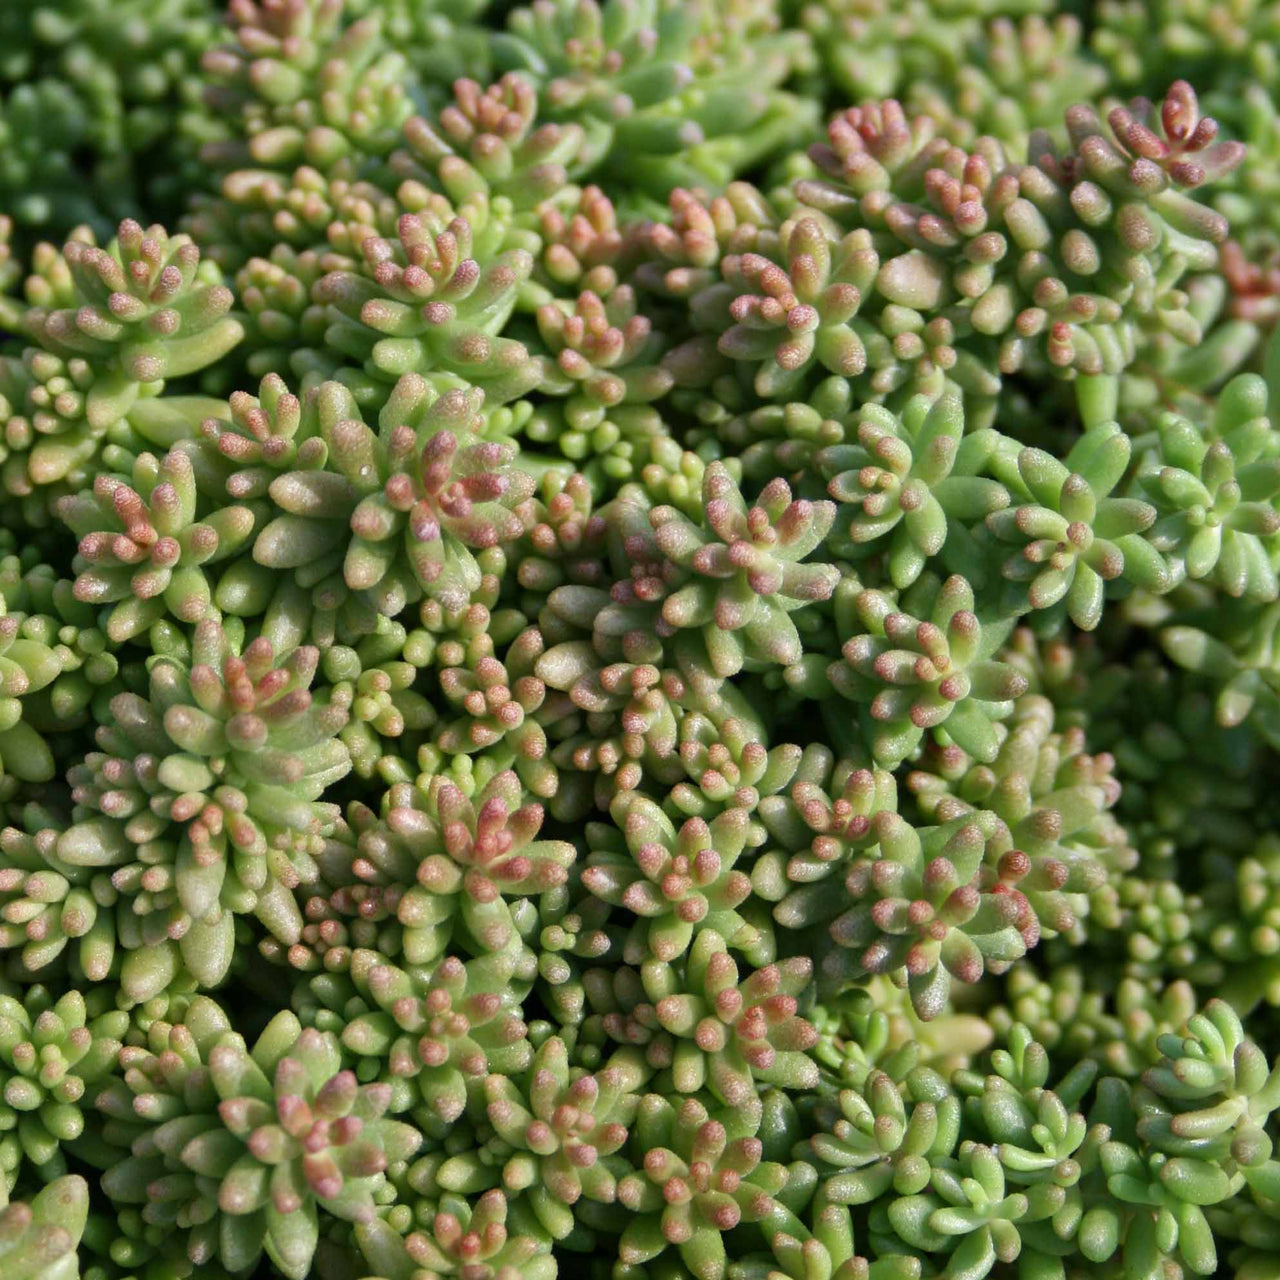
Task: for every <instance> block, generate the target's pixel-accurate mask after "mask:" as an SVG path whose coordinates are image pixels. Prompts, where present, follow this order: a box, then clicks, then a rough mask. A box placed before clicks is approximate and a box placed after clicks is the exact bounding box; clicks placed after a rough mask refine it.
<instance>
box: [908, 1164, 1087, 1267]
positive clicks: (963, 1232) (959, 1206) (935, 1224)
mask: <svg viewBox="0 0 1280 1280" xmlns="http://www.w3.org/2000/svg"><path fill="white" fill-rule="evenodd" d="M1054 1192H1056V1193H1057V1194H1056V1195H1054V1194H1053V1193H1054ZM1061 1199H1062V1190H1061V1188H1059V1187H1053V1186H1051V1185H1050V1184H1040V1187H1039V1188H1030V1189H1028V1190H1027V1191H1025V1192H1024V1191H1011V1190H1010V1189H1009V1186H1008V1183H1007V1180H1006V1177H1005V1172H1004V1168H1003V1166H1002V1165H1001V1163H1000V1159H999V1156H998V1154H997V1151H996V1149H995V1148H993V1147H990V1146H985V1145H983V1144H981V1143H977V1142H964V1143H962V1144H961V1146H960V1151H959V1159H958V1160H957V1162H956V1168H955V1170H954V1171H953V1170H951V1169H940V1170H938V1172H937V1173H936V1174H935V1175H934V1177H933V1179H932V1185H931V1188H930V1190H929V1191H928V1192H927V1193H925V1194H921V1195H914V1196H904V1197H902V1198H901V1199H899V1200H894V1201H892V1202H891V1203H890V1204H889V1205H888V1206H887V1216H888V1221H889V1223H890V1224H891V1226H892V1228H893V1230H894V1231H895V1232H896V1233H897V1235H898V1237H899V1238H900V1239H901V1240H902V1241H903V1242H905V1243H906V1244H907V1245H908V1246H910V1247H911V1248H914V1249H920V1250H923V1251H925V1252H926V1253H930V1254H934V1255H939V1254H940V1255H943V1256H945V1257H946V1260H947V1261H946V1270H947V1271H949V1272H950V1273H951V1274H952V1275H969V1276H973V1277H977V1278H980V1277H983V1276H986V1275H988V1274H989V1273H990V1272H991V1269H992V1268H993V1267H994V1266H995V1265H996V1263H997V1262H1004V1263H1009V1262H1013V1261H1014V1260H1015V1259H1017V1258H1018V1256H1019V1254H1020V1253H1021V1252H1022V1247H1023V1241H1022V1235H1021V1228H1022V1227H1023V1226H1024V1224H1026V1225H1029V1224H1031V1223H1035V1222H1037V1221H1040V1220H1042V1219H1044V1218H1047V1217H1049V1216H1050V1215H1051V1214H1052V1213H1053V1212H1054V1210H1055V1209H1056V1207H1057V1203H1058V1202H1059V1201H1060V1200H1061Z"/></svg>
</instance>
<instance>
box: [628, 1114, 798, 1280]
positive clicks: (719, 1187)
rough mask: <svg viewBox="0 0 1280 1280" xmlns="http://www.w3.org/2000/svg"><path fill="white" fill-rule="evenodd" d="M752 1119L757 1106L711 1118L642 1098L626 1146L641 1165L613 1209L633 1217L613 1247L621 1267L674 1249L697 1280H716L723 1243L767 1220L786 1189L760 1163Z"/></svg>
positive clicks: (722, 1270) (781, 1169) (723, 1263)
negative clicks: (638, 1156)
mask: <svg viewBox="0 0 1280 1280" xmlns="http://www.w3.org/2000/svg"><path fill="white" fill-rule="evenodd" d="M759 1119H760V1117H759V1108H758V1107H755V1108H753V1107H746V1108H742V1109H722V1110H718V1111H716V1112H714V1113H713V1112H710V1111H708V1109H707V1107H706V1106H705V1105H704V1104H703V1103H702V1102H701V1101H700V1100H699V1099H697V1098H685V1099H683V1100H680V1101H679V1102H675V1101H673V1100H671V1099H669V1098H665V1097H662V1096H661V1095H659V1094H655V1093H649V1094H646V1095H645V1096H644V1097H643V1098H642V1099H641V1101H640V1106H639V1110H638V1113H637V1115H636V1121H635V1126H634V1134H633V1137H632V1141H633V1143H634V1144H635V1146H636V1148H637V1150H638V1151H640V1152H642V1153H643V1159H642V1163H641V1166H640V1168H639V1169H638V1170H637V1171H636V1172H634V1173H629V1174H627V1175H626V1177H624V1178H623V1179H622V1180H621V1181H620V1182H619V1184H618V1201H619V1203H621V1204H622V1205H623V1206H624V1207H625V1208H626V1209H627V1210H628V1212H629V1213H631V1214H634V1215H635V1216H634V1217H632V1218H631V1219H630V1220H629V1221H628V1223H627V1226H626V1230H625V1231H624V1232H623V1233H622V1238H621V1239H620V1240H619V1242H618V1259H619V1262H620V1264H621V1265H622V1266H623V1267H625V1268H633V1267H635V1268H638V1267H643V1266H647V1265H649V1264H650V1263H652V1262H653V1260H654V1259H655V1258H657V1257H658V1256H659V1255H661V1254H662V1253H664V1252H665V1251H666V1250H667V1249H671V1248H674V1249H676V1250H678V1251H679V1254H680V1258H681V1261H682V1262H683V1263H684V1265H685V1266H686V1267H687V1268H688V1269H689V1272H690V1274H691V1275H693V1276H694V1277H696V1280H723V1277H724V1276H725V1275H726V1272H727V1267H728V1262H729V1259H728V1256H727V1251H726V1249H725V1242H724V1240H723V1238H722V1237H723V1236H724V1235H725V1233H726V1232H729V1231H732V1230H733V1229H734V1228H735V1227H736V1226H738V1225H739V1223H744V1222H745V1223H751V1222H766V1221H768V1219H769V1218H771V1217H772V1216H773V1215H774V1214H775V1213H776V1212H777V1205H776V1203H775V1201H774V1199H773V1196H774V1195H775V1194H776V1193H777V1192H779V1191H782V1190H783V1188H784V1187H785V1186H786V1183H787V1170H786V1168H785V1166H783V1165H781V1164H778V1163H776V1162H775V1161H771V1160H765V1159H763V1156H764V1144H763V1142H761V1140H760V1138H759V1137H757V1136H756V1133H757V1130H758V1128H759Z"/></svg>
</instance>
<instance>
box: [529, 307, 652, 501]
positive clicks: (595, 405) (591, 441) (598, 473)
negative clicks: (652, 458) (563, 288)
mask: <svg viewBox="0 0 1280 1280" xmlns="http://www.w3.org/2000/svg"><path fill="white" fill-rule="evenodd" d="M537 321H538V331H539V334H540V335H541V338H542V341H543V343H544V345H545V346H546V348H547V350H548V352H549V354H550V355H551V356H552V357H553V359H554V361H555V365H554V371H552V370H548V373H547V376H546V378H544V381H543V390H545V391H549V392H552V393H562V394H564V395H565V399H564V400H563V402H562V403H560V404H558V405H556V406H555V407H554V408H552V407H551V406H548V407H547V409H545V410H544V411H543V415H542V420H539V419H538V418H535V419H534V421H533V422H531V423H530V424H529V427H528V428H527V430H528V434H529V436H530V438H531V439H533V440H537V441H539V442H541V441H542V440H545V439H555V440H556V443H557V445H558V446H559V449H560V451H561V453H563V454H564V455H565V456H566V457H568V458H570V459H571V460H573V461H575V462H578V461H580V460H584V459H588V458H590V457H591V455H593V454H594V455H604V457H603V458H600V459H599V461H598V463H597V465H596V466H594V467H592V466H590V465H588V467H587V468H586V474H587V476H588V478H590V479H594V480H596V481H597V483H599V482H600V481H604V482H605V483H608V481H610V480H613V481H620V480H623V479H626V478H628V477H629V476H631V475H633V474H635V473H636V472H639V471H640V468H641V467H642V466H643V465H644V464H645V463H646V462H647V461H648V460H649V447H648V446H649V442H650V440H651V438H652V437H655V436H659V437H665V436H666V435H667V434H668V433H667V428H666V426H665V425H664V424H663V421H662V418H661V417H660V416H659V415H658V413H657V411H656V410H654V409H651V408H650V407H649V405H650V404H651V402H652V401H655V400H658V399H660V398H661V397H662V396H664V395H665V394H666V393H667V391H669V390H670V389H671V386H672V381H673V380H672V376H671V374H670V372H669V371H668V370H667V369H665V368H663V367H662V366H661V365H660V364H658V363H656V360H657V357H658V356H659V355H660V354H661V352H662V349H663V347H664V346H665V339H664V338H663V336H662V335H661V334H659V333H657V332H655V331H654V329H653V325H652V323H651V322H650V320H649V319H648V318H647V317H646V316H643V315H639V314H637V311H636V296H635V293H634V291H633V290H632V288H631V287H630V286H629V285H625V284H624V285H619V286H618V287H617V288H615V289H614V290H613V291H612V292H611V293H610V294H609V296H608V297H607V298H605V299H601V298H600V297H599V296H598V295H597V294H595V293H592V292H590V291H586V292H583V293H581V294H579V295H578V297H577V299H576V301H575V302H573V303H572V305H571V304H569V303H567V302H566V303H557V302H549V303H546V304H544V305H543V306H541V307H539V308H538V313H537ZM548 419H549V420H548ZM535 424H536V427H537V430H536V431H535V430H534V427H535Z"/></svg>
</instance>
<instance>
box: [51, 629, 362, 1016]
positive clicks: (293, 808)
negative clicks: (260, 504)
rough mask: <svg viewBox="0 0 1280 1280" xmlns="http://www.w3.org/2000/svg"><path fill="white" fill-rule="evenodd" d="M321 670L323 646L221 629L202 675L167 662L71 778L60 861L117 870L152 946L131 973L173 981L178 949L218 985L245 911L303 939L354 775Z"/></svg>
mask: <svg viewBox="0 0 1280 1280" xmlns="http://www.w3.org/2000/svg"><path fill="white" fill-rule="evenodd" d="M318 662H319V654H318V652H317V651H316V650H315V649H314V648H307V647H304V648H300V649H295V650H294V651H293V652H292V653H290V654H287V655H283V656H282V657H281V658H279V659H277V657H276V655H275V654H274V653H273V652H272V648H271V645H270V643H269V642H267V641H266V640H263V639H259V640H255V641H254V642H252V643H251V644H249V645H248V646H246V647H245V649H244V651H243V653H242V654H237V653H236V652H235V650H234V648H233V647H232V646H231V644H230V643H229V641H228V638H227V636H226V634H225V633H224V632H223V630H222V628H221V627H220V626H219V625H218V624H217V623H214V622H206V623H203V624H201V626H200V627H198V628H197V630H196V635H195V642H194V646H193V651H192V663H191V665H190V667H189V668H188V667H184V666H183V665H181V664H179V663H178V662H176V661H174V660H172V659H162V660H160V661H157V662H156V663H154V665H153V666H152V669H151V682H150V690H149V695H148V697H145V698H144V697H142V696H139V695H137V694H132V693H123V694H119V695H117V696H116V697H115V698H114V699H113V700H112V702H111V707H110V711H111V720H110V722H109V723H108V724H106V725H103V726H102V727H101V728H99V730H98V733H97V743H98V747H99V750H98V751H95V752H91V753H89V754H88V755H87V756H86V757H85V759H84V761H83V763H81V764H78V765H76V766H75V767H74V768H72V769H71V770H70V771H69V774H68V782H69V783H70V785H71V787H72V798H73V800H74V801H75V804H76V808H75V810H74V811H73V819H74V821H73V823H72V825H70V826H69V827H68V828H67V829H66V830H65V831H64V832H63V833H62V835H61V836H60V837H59V839H58V857H59V859H60V860H62V861H64V862H66V863H67V864H69V865H71V866H79V867H86V868H94V869H97V870H99V871H101V872H103V873H106V872H108V871H109V874H110V883H111V886H112V888H113V889H114V890H115V893H117V894H119V895H120V897H121V898H122V899H124V902H122V903H121V904H120V905H119V906H118V907H117V909H116V911H115V923H116V928H117V931H118V933H119V935H120V942H121V943H122V944H123V945H124V946H125V947H126V948H141V949H140V950H135V951H132V952H131V954H130V956H129V957H126V959H125V971H126V976H127V975H128V974H129V973H130V971H131V966H135V967H136V968H137V970H138V973H139V975H142V974H144V973H145V972H146V971H148V970H149V969H151V968H153V967H156V968H159V969H160V970H161V972H163V967H164V965H163V962H162V960H161V958H160V956H158V955H157V954H156V953H157V952H159V953H161V954H163V953H165V952H166V951H168V952H172V950H173V949H174V947H175V946H176V949H177V952H178V953H180V954H181V956H182V958H183V961H184V963H185V964H186V966H187V967H188V969H189V970H190V971H191V972H192V973H193V974H194V975H195V976H196V977H197V978H198V979H199V980H200V981H201V982H202V983H203V984H204V985H206V986H212V985H215V984H216V983H218V982H220V981H221V980H222V978H223V977H224V976H225V975H226V972H227V969H228V967H229V966H230V964H231V958H232V949H233V945H234V917H235V915H236V914H238V913H247V912H252V913H254V914H256V916H257V917H258V919H259V920H260V921H262V922H263V923H264V924H265V925H266V926H267V927H268V929H270V930H271V932H272V933H273V934H274V935H275V936H276V937H277V938H278V939H279V941H280V942H281V943H282V944H283V945H285V946H289V945H291V944H293V943H295V942H297V941H298V938H299V933H300V930H301V927H302V920H301V917H300V915H299V913H298V908H297V905H296V903H295V901H294V898H293V892H292V891H293V890H294V889H295V888H297V887H298V886H299V885H300V884H303V883H307V882H310V881H314V880H315V879H316V878H317V875H318V870H317V867H316V864H315V861H314V857H315V855H316V854H318V853H319V851H320V848H321V847H322V846H323V843H324V837H325V834H326V832H327V831H328V830H331V829H332V827H333V825H334V823H335V822H336V820H337V814H336V813H335V812H333V809H334V806H332V805H325V804H323V803H321V802H320V796H321V795H322V794H323V792H324V790H325V788H326V786H328V785H330V784H331V783H333V782H334V781H336V780H337V779H339V778H341V777H343V776H344V775H345V774H346V773H347V772H348V771H349V770H350V768H351V762H350V757H349V756H348V754H347V749H346V747H345V746H344V745H343V744H342V742H341V741H340V740H339V739H338V737H337V734H338V731H339V730H340V729H341V728H342V726H343V724H344V723H345V722H346V718H347V712H346V709H345V708H344V707H342V706H340V705H337V704H333V703H328V702H326V701H325V700H324V699H317V698H315V697H314V696H313V695H312V693H311V692H310V689H309V685H310V683H311V680H312V677H313V675H314V673H315V670H316V666H317V663H318ZM122 980H123V979H122ZM139 982H140V983H141V985H142V986H143V987H144V989H145V986H146V985H147V983H146V980H145V978H143V977H141V976H140V977H139ZM126 985H129V984H128V983H127V982H126ZM148 994H153V993H150V992H148Z"/></svg>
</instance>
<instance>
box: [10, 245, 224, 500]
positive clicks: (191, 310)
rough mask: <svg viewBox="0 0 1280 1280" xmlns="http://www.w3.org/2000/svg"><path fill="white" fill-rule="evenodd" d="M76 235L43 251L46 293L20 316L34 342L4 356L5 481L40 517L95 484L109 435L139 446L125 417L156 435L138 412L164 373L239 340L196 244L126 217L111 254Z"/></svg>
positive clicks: (39, 292)
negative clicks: (60, 497)
mask: <svg viewBox="0 0 1280 1280" xmlns="http://www.w3.org/2000/svg"><path fill="white" fill-rule="evenodd" d="M75 235H76V237H77V238H73V239H72V240H71V241H69V242H68V243H67V245H66V247H65V248H64V250H63V251H62V253H61V255H57V254H54V253H52V251H50V252H49V253H48V254H47V255H46V257H47V261H45V262H44V264H43V265H44V268H45V271H46V273H47V274H48V275H49V277H50V280H51V282H52V283H51V284H50V287H49V288H47V289H43V288H32V287H31V286H30V285H29V287H28V294H29V295H31V296H33V297H37V298H39V300H40V304H39V305H37V306H35V307H31V308H29V309H27V311H26V312H25V315H24V318H23V323H22V327H23V334H24V337H25V339H26V340H27V341H28V342H29V343H30V344H31V345H29V346H27V347H26V348H25V350H23V351H21V353H20V354H19V353H15V354H13V355H9V356H5V357H4V358H3V360H2V361H0V396H3V397H4V399H5V400H7V402H8V406H9V414H10V416H9V417H8V420H7V422H6V424H5V431H4V445H5V449H4V453H5V457H4V464H3V483H4V486H5V489H6V490H7V492H8V493H10V494H11V495H13V496H15V497H19V498H29V497H36V498H39V499H40V501H38V502H37V503H35V505H34V506H28V512H29V518H31V519H33V520H38V518H39V517H38V511H39V508H40V507H41V506H42V505H43V499H44V494H45V493H48V494H50V495H51V496H52V497H56V496H57V494H58V493H60V492H66V490H65V489H64V488H61V487H60V486H61V485H62V483H63V482H65V483H66V484H69V485H71V486H72V487H80V486H87V485H89V484H91V483H92V481H93V479H94V475H95V467H94V463H95V461H96V459H97V458H98V455H99V452H100V450H102V449H103V448H104V446H105V445H106V444H107V443H108V439H109V438H115V437H118V436H119V435H120V434H121V433H122V432H124V434H125V436H126V437H127V438H129V439H130V441H131V443H132V442H133V440H134V439H136V437H135V436H134V433H132V432H128V430H127V427H126V425H125V419H126V417H128V416H129V415H131V414H132V415H133V421H132V423H131V424H130V425H133V426H135V428H136V431H137V432H138V433H139V434H141V435H142V436H143V437H148V436H149V435H150V434H151V432H150V431H149V429H148V427H147V426H146V424H145V423H144V421H143V418H142V415H143V414H144V413H145V412H147V408H146V406H148V405H149V404H150V402H151V400H152V398H153V397H156V396H158V395H159V393H160V392H161V391H163V389H164V379H165V378H167V377H179V376H182V375H186V374H191V373H195V372H198V371H199V370H201V369H204V368H206V367H207V366H209V365H211V364H213V363H215V362H217V361H219V360H220V359H222V358H223V357H224V356H225V355H226V354H227V352H228V351H230V350H231V348H233V347H234V346H235V345H236V343H237V342H239V340H240V338H241V337H242V335H243V329H242V327H241V325H240V323H239V321H237V320H236V319H234V318H233V317H232V316H230V315H228V314H227V312H228V310H229V309H230V307H231V304H232V295H231V291H230V290H229V289H227V288H226V287H225V286H224V285H223V284H222V283H221V275H220V274H219V272H218V270H217V268H216V267H215V266H213V264H212V263H209V262H201V261H200V253H199V251H198V250H197V249H196V247H195V245H194V244H193V243H191V241H190V239H189V238H188V237H186V236H174V237H168V236H166V235H165V233H164V231H163V229H162V228H160V227H152V228H150V229H149V230H147V231H144V230H143V229H142V227H141V226H139V224H138V223H136V222H128V221H127V222H124V223H122V224H121V226H120V234H119V236H118V237H117V239H116V240H113V241H112V242H111V244H110V245H109V246H108V247H107V249H105V250H104V249H99V248H98V247H97V246H96V245H95V244H94V242H93V237H92V236H91V235H89V234H88V233H87V232H84V231H83V230H82V231H80V232H77V233H75ZM46 248H47V246H46ZM40 256H41V255H39V254H37V258H39V257H40ZM37 265H39V264H37ZM42 283H43V280H42ZM152 412H153V415H154V410H152ZM161 412H163V411H161ZM172 442H173V441H172V440H171V441H169V443H172Z"/></svg>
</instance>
